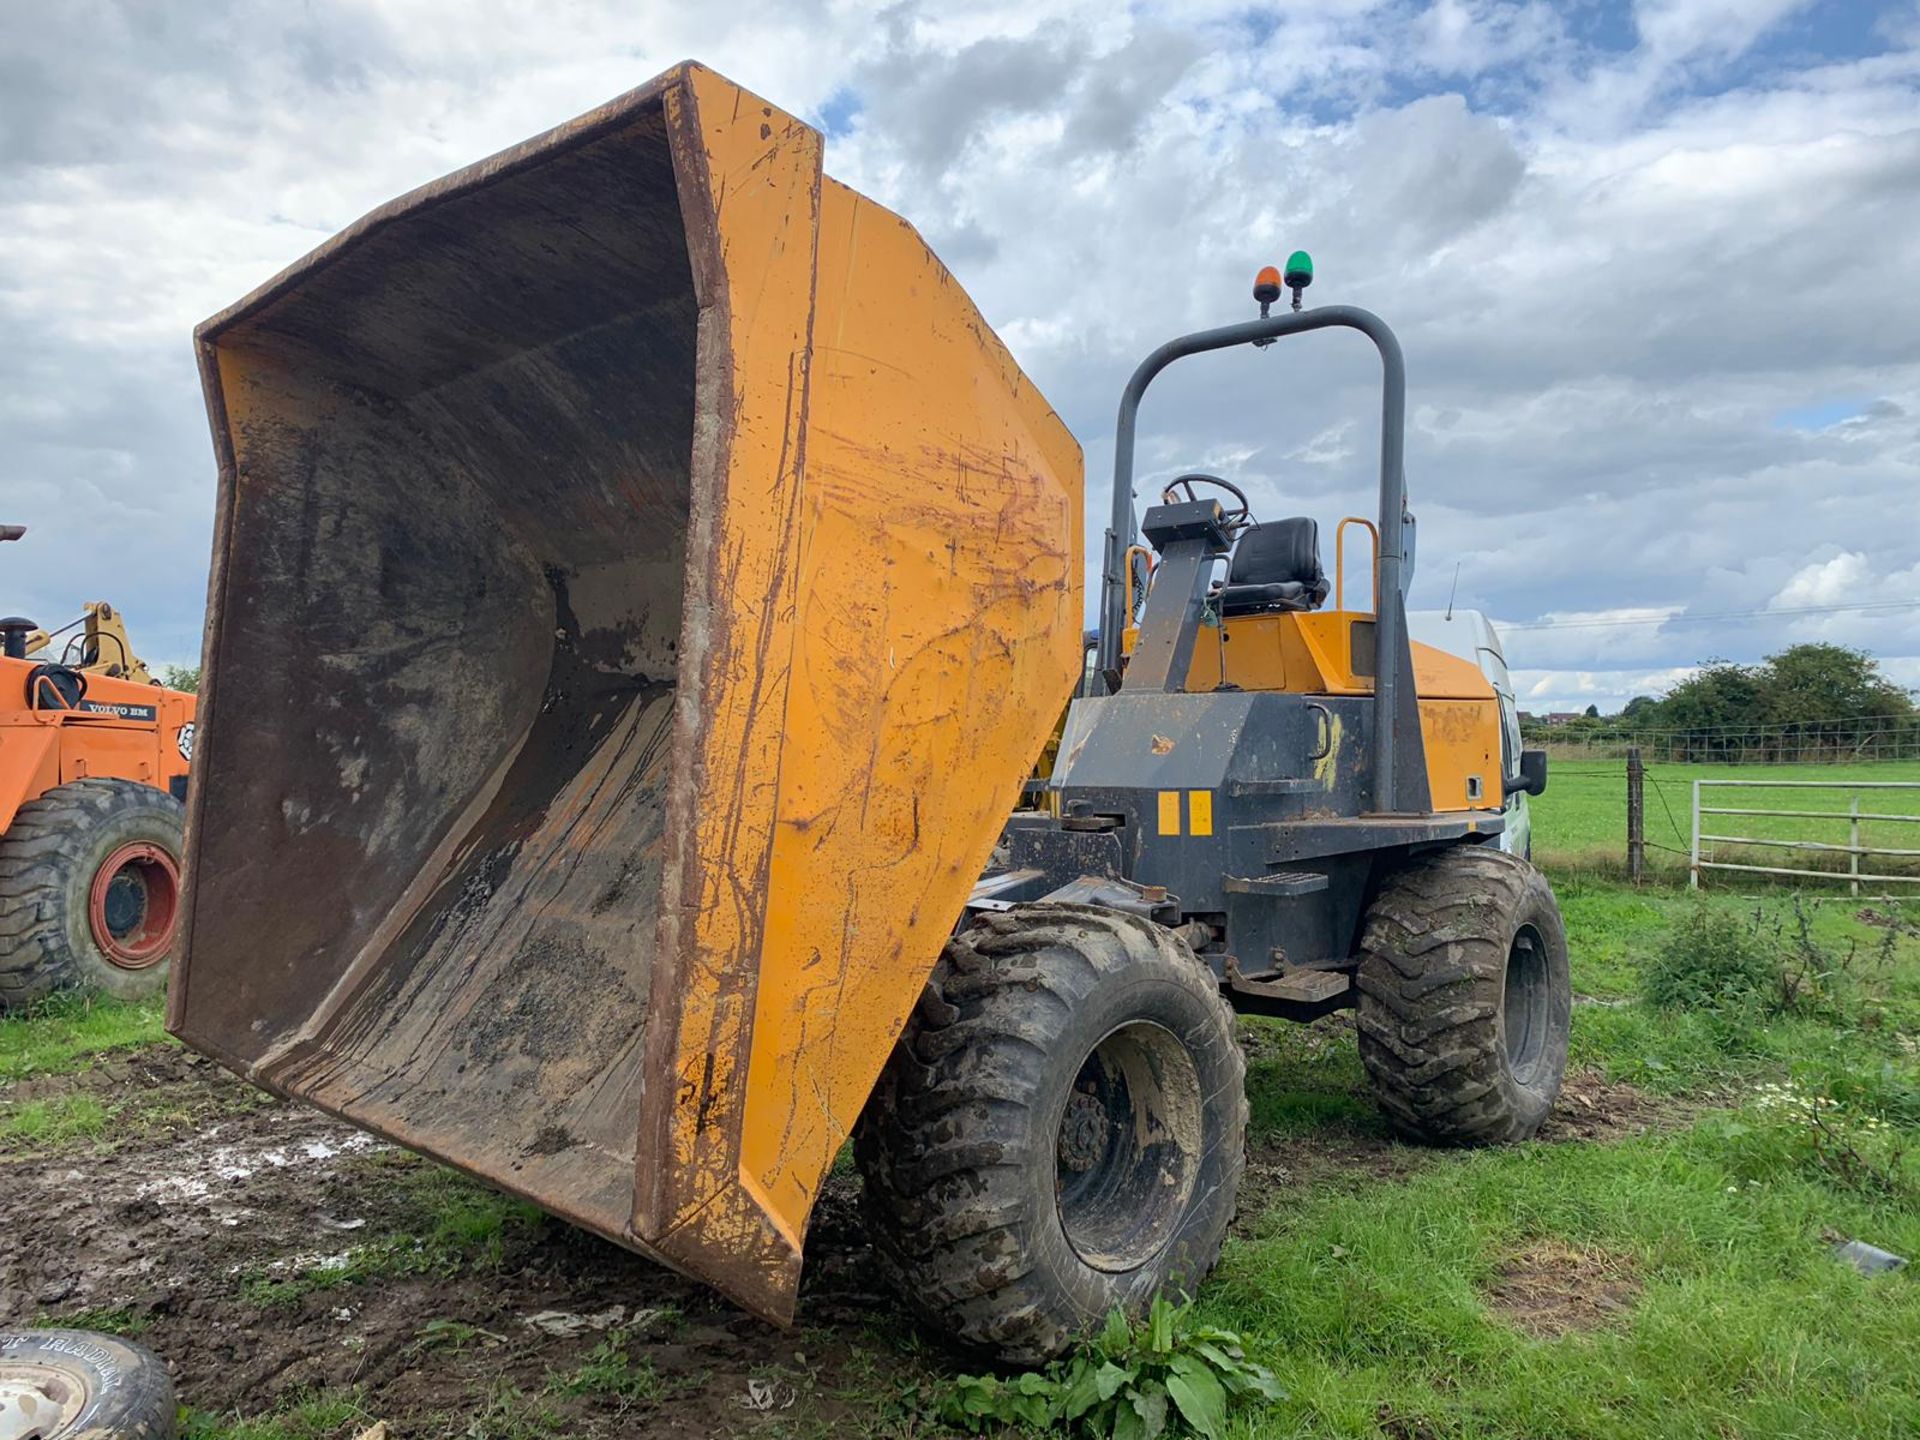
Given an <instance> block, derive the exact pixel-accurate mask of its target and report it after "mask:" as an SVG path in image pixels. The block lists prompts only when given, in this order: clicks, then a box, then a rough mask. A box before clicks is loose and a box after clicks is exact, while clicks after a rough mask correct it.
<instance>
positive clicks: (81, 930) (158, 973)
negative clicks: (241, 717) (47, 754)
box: [0, 780, 186, 1009]
mask: <svg viewBox="0 0 1920 1440" xmlns="http://www.w3.org/2000/svg"><path fill="white" fill-rule="evenodd" d="M185 813H186V812H185V807H184V806H182V805H181V803H180V802H179V801H178V800H176V799H174V798H173V797H172V796H171V795H169V794H167V793H166V792H165V791H163V790H156V789H155V788H154V787H152V786H151V785H141V784H137V783H135V782H134V781H131V780H74V781H70V782H69V783H67V784H65V785H60V786H57V787H55V788H54V789H52V790H49V791H47V792H46V793H45V794H44V795H42V796H40V797H39V798H38V799H37V800H31V801H29V802H28V803H27V804H25V805H22V806H21V807H20V809H19V812H18V813H17V814H16V815H15V817H14V821H13V824H12V825H11V826H9V827H8V829H7V832H6V837H5V839H4V840H0V1008H6V1009H17V1008H20V1007H21V1006H24V1005H27V1004H29V1003H31V1002H32V1001H35V1000H39V999H42V998H43V997H45V996H47V995H50V994H52V993H54V992H55V991H57V990H67V989H88V990H100V991H104V992H106V993H107V994H109V995H114V996H117V997H119V998H121V999H137V998H139V997H141V996H145V995H154V994H158V993H159V992H160V991H161V990H164V989H165V988H166V983H167V963H168V960H169V959H170V958H171V956H172V954H173V947H174V941H175V938H176V937H177V935H178V933H179V920H180V899H181V896H180V855H181V850H182V834H181V832H182V830H183V828H184V822H185Z"/></svg>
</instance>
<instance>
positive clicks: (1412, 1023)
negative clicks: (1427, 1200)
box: [1355, 845, 1573, 1145]
mask: <svg viewBox="0 0 1920 1440" xmlns="http://www.w3.org/2000/svg"><path fill="white" fill-rule="evenodd" d="M1361 952H1362V953H1361V960H1360V971H1359V976H1358V987H1359V991H1360V999H1359V1009H1358V1014H1357V1016H1356V1017H1355V1018H1356V1022H1357V1026H1358V1029H1359V1035H1360V1058H1361V1059H1362V1060H1363V1061H1364V1062H1365V1064H1366V1069H1367V1075H1368V1077H1369V1078H1370V1079H1371V1081H1372V1083H1373V1093H1374V1096H1375V1098H1376V1099H1377V1100H1378V1102H1379V1105H1380V1108H1381V1109H1382V1110H1383V1111H1384V1112H1385V1113H1386V1116H1387V1119H1388V1120H1389V1121H1390V1122H1391V1123H1392V1124H1393V1126H1394V1128H1395V1129H1397V1130H1399V1131H1400V1132H1401V1133H1402V1134H1404V1135H1407V1136H1409V1137H1410V1138H1413V1139H1416V1140H1422V1141H1426V1142H1428V1143H1432V1144H1442V1145H1493V1144H1499V1143H1502V1142H1505V1141H1512V1140H1525V1139H1528V1138H1529V1137H1531V1136H1532V1135H1533V1133H1534V1132H1535V1131H1536V1130H1538V1129H1539V1128H1540V1122H1541V1121H1543V1120H1545V1119H1546V1118H1547V1112H1548V1111H1549V1110H1551V1109H1552V1108H1553V1102H1554V1100H1555V1099H1556V1098H1557V1097H1558V1096H1559V1094H1560V1082H1561V1080H1562V1079H1563V1078H1564V1077H1565V1074H1566V1069H1567V1035H1568V1030H1569V1027H1570V1024H1571V1019H1572V1014H1573V986H1572V981H1571V978H1570V977H1569V974H1568V970H1567V935H1566V929H1565V927H1564V926H1563V925H1562V924H1561V921H1560V907H1559V906H1558V904H1556V903H1555V901H1554V898H1553V890H1552V888H1551V887H1550V886H1549V885H1548V884H1547V881H1546V877H1545V876H1543V875H1542V874H1541V873H1540V872H1539V871H1538V870H1535V869H1534V868H1533V866H1531V865H1529V864H1528V863H1527V862H1526V861H1524V860H1522V859H1520V858H1518V857H1517V856H1514V855H1507V854H1504V853H1502V852H1501V851H1498V850H1495V849H1493V848H1492V847H1490V846H1477V845H1476V846H1465V845H1460V846H1454V847H1452V848H1450V849H1447V850H1442V851H1439V852H1437V853H1434V854H1431V855H1428V856H1423V857H1421V858H1418V859H1416V860H1414V861H1412V862H1411V863H1409V864H1408V865H1407V866H1406V867H1405V868H1404V869H1401V870H1399V871H1397V872H1395V873H1394V874H1392V875H1390V876H1388V877H1387V879H1386V881H1385V883H1384V884H1382V885H1381V887H1380V890H1379V893H1378V894H1377V895H1376V896H1375V898H1374V901H1373V904H1372V905H1371V906H1370V907H1369V908H1368V910H1367V915H1366V923H1365V927H1364V930H1363V933H1362V937H1361Z"/></svg>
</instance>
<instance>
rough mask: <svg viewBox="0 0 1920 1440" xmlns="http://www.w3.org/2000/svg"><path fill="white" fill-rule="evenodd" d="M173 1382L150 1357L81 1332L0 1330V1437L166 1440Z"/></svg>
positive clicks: (172, 1426)
mask: <svg viewBox="0 0 1920 1440" xmlns="http://www.w3.org/2000/svg"><path fill="white" fill-rule="evenodd" d="M176 1414H177V1412H176V1409H175V1404H174V1394H173V1381H172V1380H171V1379H169V1378H168V1376H167V1367H166V1366H165V1365H163V1364H161V1363H160V1360H159V1358H158V1357H157V1356H155V1355H154V1353H153V1352H152V1351H151V1350H148V1349H146V1348H145V1347H144V1346H140V1345H135V1344H132V1343H131V1342H129V1341H126V1340H122V1339H120V1338H119V1337H118V1336H115V1335H97V1334H95V1333H93V1332H92V1331H89V1330H0V1435H8V1436H13V1435H18V1436H24V1437H28V1440H173V1437H174V1434H175V1433H176Z"/></svg>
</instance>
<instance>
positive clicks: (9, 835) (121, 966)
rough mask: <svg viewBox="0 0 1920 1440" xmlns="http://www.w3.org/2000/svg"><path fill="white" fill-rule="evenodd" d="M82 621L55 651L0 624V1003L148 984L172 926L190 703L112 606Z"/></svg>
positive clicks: (174, 930)
mask: <svg viewBox="0 0 1920 1440" xmlns="http://www.w3.org/2000/svg"><path fill="white" fill-rule="evenodd" d="M24 533H25V527H23V526H18V525H7V526H0V540H17V539H19V538H20V537H21V535H23V534H24ZM81 626H84V627H85V628H84V630H83V632H82V633H80V634H76V635H75V636H74V637H73V642H72V643H70V644H69V645H68V646H67V647H66V648H65V650H63V651H62V652H61V653H60V655H59V656H58V657H57V658H56V657H55V656H54V654H53V652H52V651H51V649H50V647H49V637H48V635H47V633H46V632H44V631H40V630H37V629H36V628H35V626H34V623H33V622H32V621H31V620H28V619H25V618H22V617H20V616H10V617H7V618H4V619H0V1010H18V1009H21V1008H24V1007H25V1006H27V1005H29V1004H31V1003H32V1002H33V1001H36V1000H40V999H43V998H45V997H46V996H48V995H50V994H52V993H54V992H55V991H58V990H66V989H76V988H80V989H91V990H99V991H104V992H105V993H107V994H109V995H115V996H119V997H122V998H127V999H132V998H137V997H140V996H145V995H155V994H158V993H159V992H160V991H161V990H162V989H164V988H165V986H166V977H167V963H168V960H169V957H170V956H171V955H172V953H173V949H174V942H175V939H176V937H177V935H178V931H179V919H180V913H181V884H180V869H181V856H182V853H183V851H184V848H185V847H184V844H183V838H182V834H181V828H182V822H183V819H184V817H185V814H186V806H185V801H186V794H187V770H188V766H189V764H190V763H191V761H192V759H193V737H194V707H195V703H196V702H195V699H194V697H193V696H192V695H189V694H186V693H184V692H181V691H178V690H170V689H168V688H166V687H165V686H163V685H161V684H160V682H159V681H157V680H153V679H151V678H149V677H148V672H147V668H146V666H145V665H143V664H142V663H141V662H140V660H139V658H138V657H137V656H135V655H134V654H133V652H132V650H131V649H130V647H129V646H128V644H127V639H126V626H125V622H124V621H123V620H122V618H121V617H120V614H119V612H118V611H116V610H115V609H114V608H113V607H112V606H110V605H106V604H104V603H96V604H92V605H89V606H88V607H87V612H86V615H85V616H83V617H82V619H81V620H80V621H76V622H75V623H74V626H73V627H67V628H79V627H81ZM56 634H57V632H56ZM136 677H137V678H136Z"/></svg>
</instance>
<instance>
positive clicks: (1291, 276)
mask: <svg viewBox="0 0 1920 1440" xmlns="http://www.w3.org/2000/svg"><path fill="white" fill-rule="evenodd" d="M1282 278H1283V279H1284V280H1285V281H1286V286H1287V288H1288V289H1289V290H1291V291H1293V308H1294V309H1296V310H1298V309H1299V308H1300V292H1301V291H1302V290H1304V289H1306V288H1307V286H1309V285H1311V284H1312V283H1313V257H1312V256H1311V255H1309V254H1307V252H1306V251H1304V250H1296V251H1294V252H1293V253H1292V254H1291V255H1289V256H1287V272H1286V274H1285V276H1283V277H1282Z"/></svg>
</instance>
